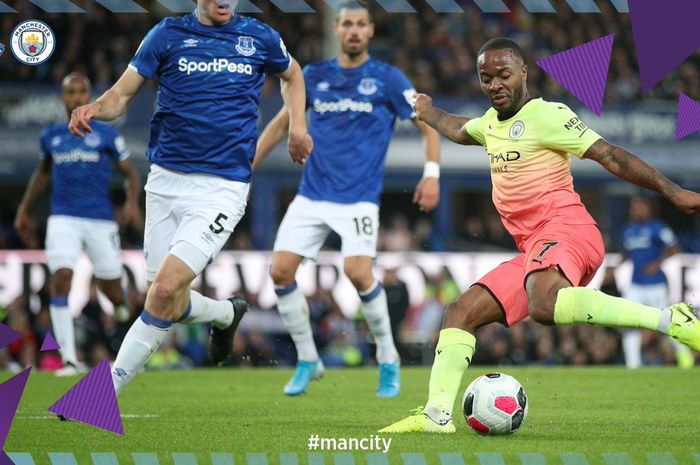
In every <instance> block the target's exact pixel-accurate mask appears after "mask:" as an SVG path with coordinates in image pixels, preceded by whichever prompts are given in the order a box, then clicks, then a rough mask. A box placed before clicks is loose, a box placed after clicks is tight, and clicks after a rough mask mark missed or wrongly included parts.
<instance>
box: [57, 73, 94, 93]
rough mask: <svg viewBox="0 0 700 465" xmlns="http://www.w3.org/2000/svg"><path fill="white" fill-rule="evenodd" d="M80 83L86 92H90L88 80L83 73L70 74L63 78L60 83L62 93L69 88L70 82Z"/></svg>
mask: <svg viewBox="0 0 700 465" xmlns="http://www.w3.org/2000/svg"><path fill="white" fill-rule="evenodd" d="M74 80H75V81H82V83H83V85H84V86H85V88H86V90H87V91H88V92H90V86H91V84H90V79H88V77H87V76H86V75H84V74H83V73H70V74H69V75H67V76H66V77H64V78H63V81H61V90H63V91H64V92H65V91H66V90H67V89H68V88H69V87H70V86H71V82H72V81H74Z"/></svg>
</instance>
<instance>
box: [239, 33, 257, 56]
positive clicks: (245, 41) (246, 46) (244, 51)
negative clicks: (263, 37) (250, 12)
mask: <svg viewBox="0 0 700 465" xmlns="http://www.w3.org/2000/svg"><path fill="white" fill-rule="evenodd" d="M255 50H256V49H255V44H254V43H253V38H252V37H247V36H243V37H239V38H238V43H237V44H236V51H237V52H238V53H240V54H241V55H243V56H247V57H249V56H251V55H253V54H254V53H255Z"/></svg>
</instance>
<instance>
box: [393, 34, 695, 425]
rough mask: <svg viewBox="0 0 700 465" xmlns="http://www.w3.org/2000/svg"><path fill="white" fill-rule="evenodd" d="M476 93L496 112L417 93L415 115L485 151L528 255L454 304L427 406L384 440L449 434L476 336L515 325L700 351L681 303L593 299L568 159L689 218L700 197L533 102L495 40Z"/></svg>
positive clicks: (587, 222)
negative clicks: (454, 110) (442, 103)
mask: <svg viewBox="0 0 700 465" xmlns="http://www.w3.org/2000/svg"><path fill="white" fill-rule="evenodd" d="M477 69H478V72H479V79H480V82H481V89H482V91H483V92H484V94H485V95H486V97H488V99H489V100H490V102H491V108H490V109H489V110H488V111H487V112H486V113H485V114H484V115H483V116H482V117H480V118H471V119H470V118H467V117H464V116H458V115H452V114H448V113H446V112H444V111H442V110H440V109H438V108H435V107H433V106H432V100H431V98H430V97H428V96H427V95H423V94H418V95H417V96H416V101H415V104H414V107H415V110H416V113H417V116H418V118H419V119H421V120H422V121H424V122H426V123H428V124H429V125H430V126H432V127H433V128H435V129H436V130H437V131H438V132H440V133H441V134H442V135H443V136H445V137H447V138H448V139H450V140H452V141H453V142H456V143H458V144H462V145H483V146H484V147H485V148H486V151H487V153H488V160H489V163H490V166H491V181H492V184H493V195H492V197H493V203H494V204H495V206H496V209H497V210H498V212H499V213H500V215H501V219H502V221H503V224H504V226H505V227H506V229H507V230H508V231H509V232H510V234H511V235H512V236H513V238H514V239H515V241H516V243H517V245H518V249H519V250H520V252H521V254H520V255H518V256H517V257H515V258H514V259H512V260H510V261H508V262H505V263H502V264H501V265H499V266H498V267H496V268H495V269H494V270H492V271H490V272H489V273H487V274H486V275H485V276H483V277H482V278H481V279H479V280H478V281H477V282H476V283H475V284H474V285H473V286H472V287H470V288H469V289H468V290H467V291H466V292H465V293H464V294H462V295H461V296H460V297H459V298H458V299H457V300H456V301H455V302H453V303H451V304H449V305H448V306H447V309H446V312H445V317H444V321H443V329H442V331H441V332H440V338H439V340H438V343H437V347H436V349H435V362H434V363H433V368H432V371H431V374H430V384H429V393H428V402H427V404H426V406H425V407H424V408H419V409H417V410H416V413H415V414H413V415H411V416H409V417H407V418H405V419H403V420H401V421H398V422H396V423H394V424H392V425H390V426H387V427H386V428H384V429H382V430H380V432H382V433H404V432H429V433H452V432H454V431H455V427H454V424H453V422H452V408H453V406H454V403H455V398H456V396H457V391H458V389H459V387H460V383H461V380H462V376H463V374H464V372H465V371H466V369H467V367H468V366H469V363H470V361H471V358H472V356H473V354H474V349H475V346H476V338H475V334H476V330H477V329H478V328H479V327H481V326H484V325H486V324H489V323H493V322H500V323H502V324H504V325H506V326H511V325H513V324H515V323H517V322H519V321H520V320H522V319H523V318H525V317H527V316H528V315H529V316H530V318H532V319H533V320H535V321H537V322H539V323H542V324H545V325H567V324H575V323H587V324H596V325H602V326H611V327H623V328H645V329H650V330H653V331H658V332H660V333H664V334H668V335H669V336H671V337H672V338H674V339H676V340H678V341H680V342H682V343H684V344H686V345H687V346H688V347H690V348H692V349H693V350H696V351H700V322H699V321H698V320H697V319H696V317H695V315H694V314H693V312H692V310H691V308H690V307H689V306H688V305H687V304H684V303H680V304H676V305H672V306H670V307H667V308H663V309H662V308H654V307H649V306H645V305H641V304H637V303H634V302H631V301H628V300H624V299H620V298H617V297H612V296H608V295H606V294H603V293H602V292H599V291H596V290H593V289H587V288H585V287H582V286H585V285H586V284H588V282H589V281H590V280H591V278H592V277H593V275H594V274H595V272H596V270H597V269H598V268H599V267H600V265H601V263H602V261H603V256H604V253H605V251H604V248H603V240H602V238H601V234H600V231H599V230H598V227H597V225H596V223H595V220H593V218H592V217H591V216H590V215H589V213H588V212H587V211H586V208H585V207H584V206H583V204H582V203H581V199H580V198H579V196H578V194H576V192H575V191H574V188H573V179H572V177H571V169H570V163H571V162H570V156H571V155H570V154H574V155H576V156H577V157H580V158H588V159H591V160H594V161H596V162H598V163H600V164H601V165H602V166H603V167H604V168H605V169H607V170H608V171H610V172H611V173H612V174H614V175H616V176H618V177H620V178H622V179H625V180H627V181H629V182H631V183H634V184H637V185H639V186H642V187H646V188H648V189H651V190H654V191H656V192H659V193H660V194H662V195H663V196H664V197H666V198H667V199H668V200H669V201H671V202H672V203H673V204H674V205H675V206H676V207H678V208H679V209H680V210H682V211H684V212H686V213H688V214H698V213H700V194H697V193H695V192H691V191H688V190H684V189H682V188H680V187H679V186H678V185H676V184H675V183H673V182H671V181H670V180H668V179H667V178H666V177H664V176H663V175H662V174H661V173H659V172H658V171H657V170H656V169H654V168H652V167H651V166H649V165H648V164H646V163H645V162H644V161H642V160H641V159H639V158H638V157H636V156H635V155H633V154H631V153H630V152H628V151H626V150H625V149H623V148H621V147H617V146H615V145H612V144H610V143H608V142H607V141H606V140H605V139H603V138H602V137H601V136H600V135H598V134H596V133H595V132H594V131H593V130H592V129H590V128H588V127H587V126H586V125H585V124H584V123H583V122H582V121H581V120H580V119H579V118H578V117H577V116H576V114H574V112H573V111H571V110H570V109H569V108H568V107H567V106H566V105H563V104H561V103H555V102H545V101H544V100H542V99H533V98H531V97H530V95H529V94H528V91H527V85H526V83H527V65H526V64H525V63H524V58H523V53H522V50H521V49H520V47H519V46H518V44H517V43H516V42H514V41H512V40H510V39H506V38H496V39H492V40H489V41H488V42H486V43H485V44H484V45H483V46H482V48H481V50H480V51H479V53H478V55H477Z"/></svg>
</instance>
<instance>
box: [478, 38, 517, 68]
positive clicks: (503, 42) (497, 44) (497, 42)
mask: <svg viewBox="0 0 700 465" xmlns="http://www.w3.org/2000/svg"><path fill="white" fill-rule="evenodd" d="M491 50H511V51H512V52H513V55H514V56H516V57H518V58H520V61H522V62H523V63H525V54H524V53H523V49H522V48H520V45H518V43H517V42H516V41H514V40H513V39H509V38H507V37H495V38H493V39H489V40H487V41H486V43H485V44H484V45H482V46H481V48H480V49H479V53H477V54H476V56H477V58H478V57H479V56H481V54H482V53H485V52H488V51H491Z"/></svg>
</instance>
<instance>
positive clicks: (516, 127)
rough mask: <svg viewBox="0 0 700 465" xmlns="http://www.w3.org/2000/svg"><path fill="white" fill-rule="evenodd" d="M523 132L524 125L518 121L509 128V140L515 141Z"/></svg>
mask: <svg viewBox="0 0 700 465" xmlns="http://www.w3.org/2000/svg"><path fill="white" fill-rule="evenodd" d="M524 132H525V123H523V122H522V121H520V120H518V121H516V122H515V123H513V125H512V126H511V127H510V138H511V139H517V138H519V137H520V136H522V135H523V133H524Z"/></svg>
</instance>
